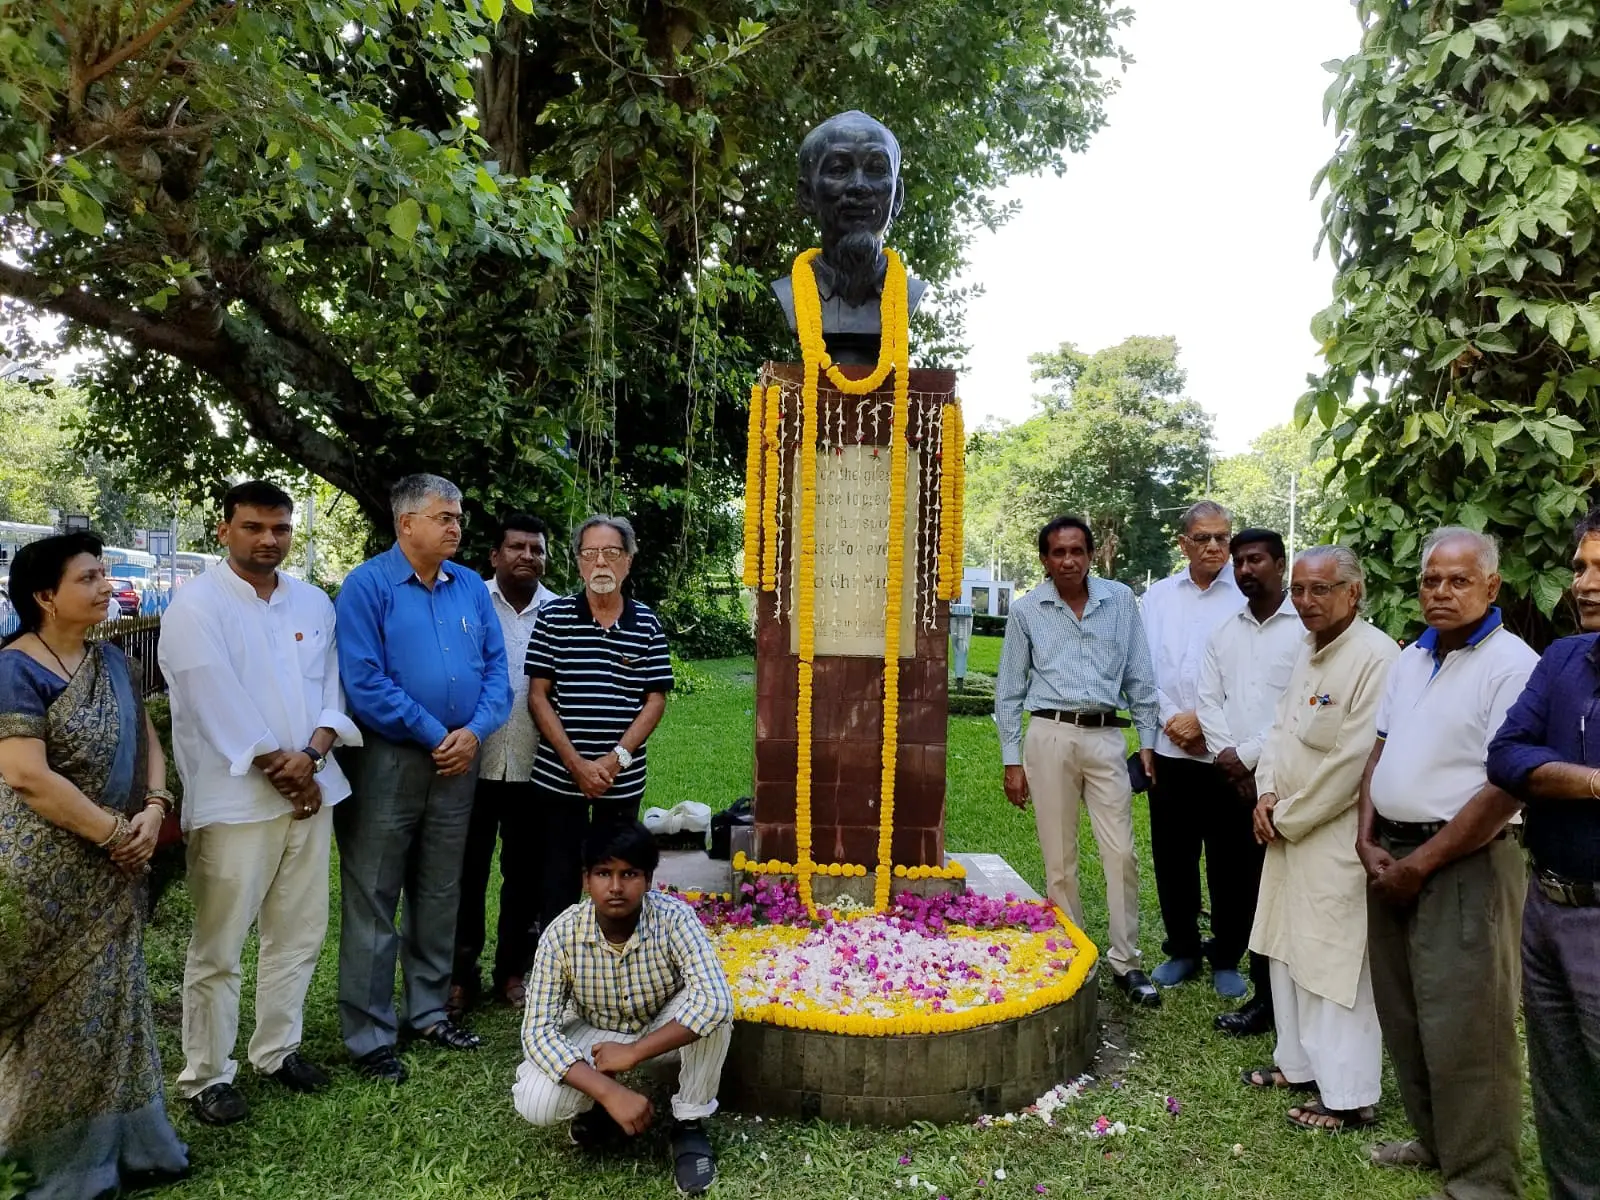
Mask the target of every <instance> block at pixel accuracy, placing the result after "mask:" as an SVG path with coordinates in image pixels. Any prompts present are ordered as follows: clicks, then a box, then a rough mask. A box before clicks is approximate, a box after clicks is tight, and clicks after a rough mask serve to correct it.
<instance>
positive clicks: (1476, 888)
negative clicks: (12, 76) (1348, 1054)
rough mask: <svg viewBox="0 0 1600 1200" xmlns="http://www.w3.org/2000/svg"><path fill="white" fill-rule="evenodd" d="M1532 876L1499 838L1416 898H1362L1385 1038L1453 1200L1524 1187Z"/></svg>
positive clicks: (1414, 1121) (1515, 849) (1414, 1119)
mask: <svg viewBox="0 0 1600 1200" xmlns="http://www.w3.org/2000/svg"><path fill="white" fill-rule="evenodd" d="M1379 841H1380V844H1381V845H1382V846H1383V848H1384V849H1385V850H1387V851H1388V852H1389V853H1390V854H1392V855H1394V856H1395V857H1396V858H1404V857H1405V856H1406V855H1408V854H1410V853H1412V852H1413V851H1414V850H1416V848H1417V844H1416V843H1415V842H1412V843H1410V844H1403V843H1399V842H1396V841H1394V840H1392V839H1390V838H1388V837H1385V836H1383V835H1382V834H1381V833H1380V835H1379ZM1527 886H1528V885H1527V870H1526V868H1525V867H1524V866H1523V864H1522V850H1521V848H1520V847H1519V846H1518V845H1517V843H1516V842H1514V841H1513V840H1512V839H1510V838H1497V839H1496V840H1495V841H1492V842H1490V843H1489V844H1488V845H1487V846H1485V847H1484V848H1483V849H1481V850H1479V851H1477V852H1476V853H1475V854H1469V855H1467V856H1466V857H1465V858H1461V859H1457V860H1456V861H1455V862H1453V863H1451V864H1450V865H1449V866H1447V867H1444V868H1443V869H1442V870H1440V871H1438V872H1437V873H1435V874H1434V875H1433V876H1432V877H1431V878H1430V879H1429V880H1428V882H1427V883H1425V884H1423V886H1422V892H1421V893H1420V894H1419V895H1418V896H1417V899H1416V903H1414V904H1411V905H1408V906H1406V907H1404V908H1394V907H1392V906H1390V905H1388V904H1385V903H1384V902H1383V901H1382V900H1380V899H1378V898H1377V897H1376V896H1373V895H1369V896H1368V897H1367V953H1368V954H1369V955H1370V956H1371V958H1372V987H1373V992H1374V993H1375V995H1376V996H1377V1001H1378V1019H1379V1020H1380V1021H1381V1022H1382V1023H1383V1040H1384V1043H1385V1044H1386V1045H1387V1046H1388V1048H1389V1058H1390V1060H1391V1061H1392V1062H1393V1063H1394V1073H1395V1079H1396V1081H1397V1082H1398V1083H1399V1085H1400V1098H1401V1099H1402V1100H1403V1101H1404V1102H1405V1108H1406V1116H1407V1117H1409V1118H1410V1119H1411V1125H1412V1128H1414V1129H1415V1130H1416V1131H1417V1138H1418V1140H1420V1141H1421V1142H1422V1144H1423V1145H1424V1146H1426V1147H1427V1148H1428V1149H1429V1150H1431V1151H1432V1152H1433V1154H1434V1156H1435V1157H1437V1158H1438V1160H1439V1171H1440V1173H1441V1174H1442V1175H1443V1176H1444V1182H1445V1189H1444V1190H1445V1193H1446V1194H1447V1195H1449V1196H1450V1197H1451V1200H1514V1198H1515V1197H1517V1196H1520V1195H1522V1182H1521V1180H1522V1162H1521V1158H1520V1148H1519V1141H1520V1139H1521V1136H1522V1050H1521V1048H1520V1047H1519V1046H1518V1045H1517V1003H1518V999H1519V996H1520V992H1521V984H1522V979H1521V974H1520V968H1521V963H1520V961H1519V951H1520V949H1521V934H1522V898H1523V893H1524V892H1525V891H1526V890H1527ZM1532 1037H1533V1035H1532V1033H1531V1032H1530V1035H1529V1038H1530V1041H1531V1040H1532ZM1591 1135H1592V1131H1591Z"/></svg>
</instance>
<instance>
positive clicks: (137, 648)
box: [0, 612, 167, 696]
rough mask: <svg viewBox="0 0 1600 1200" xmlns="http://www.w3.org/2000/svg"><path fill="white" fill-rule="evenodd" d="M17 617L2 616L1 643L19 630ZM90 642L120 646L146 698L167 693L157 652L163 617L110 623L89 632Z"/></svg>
mask: <svg viewBox="0 0 1600 1200" xmlns="http://www.w3.org/2000/svg"><path fill="white" fill-rule="evenodd" d="M17 624H18V622H17V614H16V613H14V612H7V613H5V615H4V616H0V639H4V638H8V637H10V636H11V635H12V634H13V633H15V632H16V629H17ZM89 640H90V641H91V642H110V643H112V644H113V645H116V646H120V647H121V648H122V652H123V653H124V654H126V655H127V656H128V666H129V668H130V669H131V670H132V672H133V681H134V683H135V684H136V685H137V686H138V688H139V690H140V692H141V693H142V694H143V695H145V696H154V695H157V694H159V693H161V692H164V691H166V690H167V681H166V680H165V679H163V678H162V677H161V667H160V665H159V664H158V663H157V662H156V650H157V648H158V647H159V646H160V645H161V614H160V613H159V612H157V613H154V614H152V615H149V616H138V617H123V618H122V619H121V620H117V621H107V622H105V623H104V624H102V625H96V626H95V627H94V628H93V629H91V630H89Z"/></svg>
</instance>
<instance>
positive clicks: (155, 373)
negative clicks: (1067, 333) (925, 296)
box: [0, 0, 1128, 598]
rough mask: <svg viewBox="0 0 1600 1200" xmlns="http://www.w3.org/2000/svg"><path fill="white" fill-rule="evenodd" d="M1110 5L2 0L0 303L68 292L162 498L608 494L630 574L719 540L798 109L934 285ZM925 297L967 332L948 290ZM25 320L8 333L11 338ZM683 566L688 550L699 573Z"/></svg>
mask: <svg viewBox="0 0 1600 1200" xmlns="http://www.w3.org/2000/svg"><path fill="white" fill-rule="evenodd" d="M1127 17H1128V14H1127V13H1126V12H1124V11H1122V10H1119V9H1116V8H1115V7H1114V6H1113V4H1112V3H1111V0H1006V2H1004V3H1002V2H1001V0H974V2H973V3H968V4H961V5H951V4H949V3H948V2H947V0H910V2H908V3H903V4H896V5H893V6H888V7H885V6H883V5H878V4H873V3H870V2H869V0H847V2H846V3H843V4H840V3H838V2H837V0H828V2H827V3H821V2H819V0H757V2H756V3H753V4H752V3H748V2H739V3H735V2H733V0H710V2H709V3H705V4H697V5H662V4H656V3H652V2H648V0H620V2H618V3H611V4H606V5H599V6H597V5H593V4H590V3H587V2H582V3H580V2H578V0H555V2H554V3H541V4H538V5H534V4H532V3H529V2H526V0H515V2H514V3H512V4H510V5H507V4H504V3H501V2H499V0H481V2H479V0H469V2H468V3H465V4H462V3H457V2H453V0H397V2H396V3H394V4H390V3H381V2H379V0H311V2H306V0H292V2H291V0H279V2H276V3H272V2H268V3H257V4H249V5H243V4H240V5H194V6H191V4H190V3H189V0H152V2H148V3H146V2H143V0H139V2H135V0H112V2H111V3H103V2H102V0H70V2H67V3H56V4H46V3H44V2H43V0H18V2H17V3H12V4H9V5H6V6H4V7H3V8H0V81H4V82H3V83H0V236H3V237H4V240H5V242H6V244H7V246H8V247H9V248H10V249H11V250H12V253H13V254H14V255H15V258H14V259H8V260H7V261H6V262H0V294H4V295H8V296H11V297H13V298H15V299H18V300H20V301H22V302H24V303H25V304H27V305H29V306H32V307H33V308H34V309H42V310H45V311H48V312H53V313H56V314H59V315H62V316H65V317H66V318H68V320H69V321H70V322H71V323H72V324H71V328H70V333H69V335H68V340H69V341H70V342H72V343H73V344H74V345H76V346H79V347H83V348H87V349H93V350H96V351H98V352H99V355H100V357H98V358H96V359H94V360H92V361H91V363H90V365H89V367H88V368H87V372H88V377H89V382H90V387H91V394H92V398H93V405H92V409H91V411H90V413H89V414H88V425H87V428H86V432H85V437H86V439H87V442H88V444H90V445H92V446H95V447H97V448H101V449H104V450H105V451H106V452H107V453H112V454H115V455H116V456H117V457H118V458H120V459H124V460H126V461H128V462H129V463H130V464H131V465H132V467H133V468H134V469H135V470H136V471H137V472H138V473H139V475H140V477H141V478H144V479H148V480H150V481H161V483H162V485H163V487H164V488H165V487H171V488H182V489H184V490H185V491H186V494H188V495H189V496H190V498H191V499H195V500H198V499H200V498H201V496H200V493H214V491H215V490H216V489H217V488H218V487H219V486H220V484H219V481H221V480H223V479H225V478H227V477H229V476H237V475H239V474H257V473H265V472H269V471H272V470H280V471H281V470H286V469H287V468H288V466H289V465H290V464H294V465H295V466H297V467H298V468H301V469H304V470H306V471H309V472H311V473H313V474H316V475H318V476H320V477H321V478H323V479H325V480H327V481H328V482H329V483H330V484H332V485H333V486H335V487H337V488H338V489H340V490H341V491H343V492H345V493H347V494H349V495H350V496H352V497H353V498H354V499H355V500H356V501H357V502H358V503H359V504H360V506H361V508H362V509H363V511H364V513H365V514H366V516H367V518H368V519H369V520H370V521H371V523H372V525H373V527H374V528H375V529H377V530H380V531H381V530H383V529H384V528H385V527H386V524H387V513H386V503H385V499H386V496H385V493H386V490H387V488H388V486H389V485H390V484H391V483H392V482H393V481H394V480H395V479H396V478H397V477H398V476H399V475H401V474H404V473H407V472H410V471H414V470H419V469H428V470H434V471H437V472H439V473H441V474H444V475H447V476H450V477H452V478H454V479H455V480H456V481H457V482H459V483H460V484H462V485H463V487H464V490H465V491H466V493H467V501H468V503H467V507H468V509H469V511H471V512H472V513H473V515H474V517H475V518H477V520H475V522H474V529H473V532H472V533H471V534H470V535H469V538H470V539H471V540H472V542H473V545H472V546H469V547H468V552H469V554H471V553H474V552H475V551H477V550H481V549H482V548H483V547H482V546H481V545H480V544H478V543H481V541H482V537H483V535H482V533H481V532H480V531H481V530H482V529H483V528H484V527H485V524H486V520H487V518H489V517H491V516H493V515H494V514H495V513H497V512H499V511H501V510H502V509H505V508H508V507H513V506H514V507H518V508H526V509H531V510H532V511H535V512H539V513H542V514H543V515H545V516H546V518H547V519H550V520H552V521H553V523H554V524H556V525H557V526H560V525H561V524H563V523H565V522H567V521H570V520H571V519H572V518H573V517H575V516H581V515H583V513H584V512H585V511H586V510H593V509H604V510H615V511H624V512H627V513H628V514H629V515H630V517H631V518H632V519H633V520H634V523H635V525H636V527H637V528H638V530H639V532H640V535H641V540H642V541H643V543H644V544H645V545H646V546H647V547H651V548H654V549H657V550H659V551H660V553H659V554H658V555H654V556H651V557H649V558H648V559H647V560H646V561H643V562H642V563H641V565H640V568H639V571H638V572H636V575H637V576H638V578H637V583H638V585H639V586H640V588H641V591H642V593H643V594H645V595H647V596H649V597H651V598H659V597H660V596H662V595H664V594H668V593H672V592H676V591H680V590H691V591H692V590H695V589H697V588H700V587H701V586H702V585H703V584H704V583H705V582H706V580H707V578H709V577H710V576H713V575H714V574H715V569H714V564H717V563H720V562H725V561H727V560H728V559H729V558H731V555H732V551H733V549H734V547H735V546H736V544H737V536H736V533H735V534H730V533H729V532H728V530H727V527H728V524H729V521H728V518H727V516H726V513H727V511H728V509H729V506H730V504H731V502H732V501H734V500H736V499H737V489H738V486H739V481H740V479H741V476H742V463H743V448H742V443H743V431H744V427H745V423H744V420H743V417H742V416H741V414H740V407H741V401H740V398H741V397H742V396H743V395H745V394H747V387H748V382H749V379H750V376H751V373H752V371H753V370H754V368H755V366H756V364H757V363H759V362H760V361H761V359H763V358H766V357H774V358H789V357H792V356H793V352H794V348H793V339H792V336H791V335H790V334H788V332H787V331H786V330H784V329H783V328H782V322H781V318H780V317H779V315H778V312H777V308H776V305H775V304H774V303H773V301H772V299H771V297H770V295H769V294H768V293H767V281H768V280H769V279H771V278H773V277H775V276H777V275H778V274H780V273H781V272H782V271H783V269H784V268H785V266H786V265H787V262H788V261H789V259H790V257H791V256H792V255H793V254H794V253H795V252H796V251H798V250H799V249H801V248H803V247H804V246H806V245H808V244H810V243H811V241H812V240H813V235H812V233H811V232H810V230H809V229H807V228H806V226H805V224H804V222H803V221H802V219H801V218H800V216H799V214H798V213H797V211H795V207H794V173H795V168H794V154H795V149H796V146H797V144H798V141H799V137H800V135H801V133H802V131H803V130H804V129H806V128H807V127H808V126H810V125H811V124H813V123H814V122H815V121H817V120H818V119H820V118H822V117H824V116H826V115H828V114H829V113H830V112H833V111H837V110H839V109H841V108H846V107H862V108H866V109H869V110H871V111H873V112H874V113H875V114H876V115H878V116H880V117H881V118H883V119H884V120H885V121H886V122H887V123H888V124H889V125H890V126H891V127H892V128H893V129H894V130H895V131H896V132H897V134H899V136H900V138H901V141H902V143H903V145H904V148H905V152H906V177H907V185H908V191H909V199H908V204H907V206H906V212H905V216H904V218H903V219H902V221H901V222H900V224H899V225H898V226H897V228H896V231H895V242H896V244H897V245H898V246H900V247H901V248H903V249H904V250H905V252H906V253H907V256H908V259H909V261H910V262H911V263H913V264H914V265H915V267H916V269H917V271H918V273H919V274H920V275H922V276H923V277H925V278H927V279H929V280H930V281H932V282H934V283H936V284H937V283H943V282H945V281H948V280H950V279H952V278H953V277H955V275H956V274H957V273H958V271H959V269H960V267H961V265H962V255H963V252H964V249H965V247H966V245H967V242H968V239H969V237H970V235H971V232H972V231H973V230H974V229H975V228H976V227H977V226H978V225H980V224H983V223H992V222H995V221H999V220H1003V219H1004V218H1005V216H1006V215H1007V210H1006V209H1005V208H1004V207H1001V206H996V205H995V204H993V203H992V202H991V201H990V200H988V199H987V197H988V196H989V194H990V192H991V190H992V189H993V188H994V187H995V186H996V185H997V184H999V183H1001V182H1003V181H1004V180H1005V179H1006V178H1007V177H1008V176H1010V175H1011V174H1014V173H1018V172H1030V171H1036V170H1041V169H1052V170H1058V171H1059V170H1061V169H1063V168H1064V164H1065V158H1066V155H1067V154H1068V153H1069V152H1071V151H1074V150H1079V149H1082V148H1083V146H1084V145H1085V143H1086V141H1087V138H1088V137H1089V135H1090V134H1091V133H1092V132H1093V131H1094V130H1095V129H1097V128H1098V127H1099V125H1100V124H1101V123H1102V121H1103V109H1102V105H1103V101H1104V99H1105V96H1106V95H1107V93H1108V91H1109V89H1110V86H1111V84H1110V83H1109V82H1108V81H1107V80H1106V79H1105V78H1104V77H1103V76H1102V75H1101V74H1100V70H1099V67H1098V65H1097V64H1101V63H1104V62H1106V61H1109V62H1111V63H1113V64H1114V63H1115V62H1116V60H1117V59H1118V57H1119V51H1118V50H1117V47H1116V45H1115V42H1114V40H1113V39H1114V34H1115V31H1116V30H1117V28H1118V27H1119V26H1120V25H1121V24H1122V23H1123V22H1125V21H1126V20H1127ZM946 300H947V301H948V303H946V304H944V305H941V306H940V308H939V313H940V315H939V316H938V317H937V318H935V317H933V316H932V315H930V316H928V317H925V318H924V319H922V320H919V322H918V325H917V336H918V338H919V342H920V345H921V350H922V353H921V357H922V358H923V359H924V360H927V361H930V362H931V361H937V360H939V359H940V358H941V357H944V356H947V355H948V353H949V352H950V350H949V348H950V347H951V346H953V345H955V344H956V343H958V342H959V334H960V315H959V314H960V296H959V295H955V296H949V297H946ZM20 341H21V342H22V343H23V348H24V349H26V348H27V346H26V341H27V339H26V338H23V339H20ZM708 564H710V565H708Z"/></svg>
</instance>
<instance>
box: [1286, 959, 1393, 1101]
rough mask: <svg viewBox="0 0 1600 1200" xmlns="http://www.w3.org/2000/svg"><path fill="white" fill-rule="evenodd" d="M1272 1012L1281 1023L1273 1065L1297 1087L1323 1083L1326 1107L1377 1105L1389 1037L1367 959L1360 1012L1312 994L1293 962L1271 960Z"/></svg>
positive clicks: (1358, 1000) (1360, 988)
mask: <svg viewBox="0 0 1600 1200" xmlns="http://www.w3.org/2000/svg"><path fill="white" fill-rule="evenodd" d="M1268 963H1269V965H1270V968H1271V971H1272V1011H1273V1014H1274V1016H1275V1018H1276V1020H1277V1024H1278V1046H1277V1049H1276V1050H1274V1051H1273V1055H1272V1058H1273V1061H1274V1062H1275V1063H1277V1065H1278V1070H1280V1071H1282V1072H1283V1076H1284V1078H1285V1079H1287V1080H1289V1082H1291V1083H1309V1082H1310V1081H1311V1080H1313V1079H1315V1080H1316V1081H1317V1091H1318V1092H1319V1093H1320V1095H1321V1098H1322V1104H1323V1106H1324V1107H1325V1108H1334V1109H1340V1110H1344V1109H1350V1108H1361V1107H1362V1106H1364V1105H1367V1104H1376V1103H1377V1102H1378V1096H1379V1094H1380V1093H1381V1092H1382V1090H1383V1034H1382V1032H1381V1031H1380V1030H1379V1028H1378V1007H1377V1005H1376V1004H1374V1003H1373V1001H1372V971H1371V969H1370V968H1369V967H1368V966H1367V961H1366V959H1365V958H1363V959H1362V960H1361V977H1360V979H1359V980H1358V981H1357V983H1356V1003H1355V1007H1354V1008H1346V1007H1345V1006H1344V1005H1342V1004H1336V1003H1335V1002H1334V1001H1332V1000H1329V999H1328V998H1327V997H1326V996H1319V995H1317V994H1316V993H1315V992H1308V991H1306V990H1305V989H1304V988H1303V987H1301V986H1300V985H1299V984H1297V983H1295V981H1294V977H1293V976H1291V975H1290V974H1289V966H1288V964H1287V963H1282V962H1279V961H1278V960H1277V959H1275V958H1274V959H1269V960H1268Z"/></svg>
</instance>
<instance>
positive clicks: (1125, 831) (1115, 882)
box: [1022, 717, 1139, 975]
mask: <svg viewBox="0 0 1600 1200" xmlns="http://www.w3.org/2000/svg"><path fill="white" fill-rule="evenodd" d="M1127 758H1128V746H1127V743H1126V742H1125V741H1124V740H1123V736H1122V730H1120V729H1080V728H1079V727H1078V726H1076V725H1065V724H1063V723H1061V722H1060V721H1051V720H1047V719H1045V718H1043V717H1040V718H1038V719H1036V720H1032V721H1029V722H1028V733H1027V736H1026V737H1025V738H1024V739H1023V742H1022V769H1023V772H1024V774H1026V775H1027V777H1028V792H1029V794H1030V795H1031V796H1032V797H1033V820H1034V824H1035V826H1036V827H1037V828H1038V830H1039V849H1040V850H1041V851H1042V852H1043V854H1044V883H1045V892H1046V894H1047V895H1048V896H1049V897H1050V901H1051V903H1053V904H1054V905H1055V906H1056V907H1057V908H1059V909H1060V910H1061V911H1062V912H1064V913H1066V914H1067V916H1069V917H1071V918H1072V923H1073V924H1074V925H1076V926H1078V928H1079V929H1082V928H1083V902H1082V900H1081V899H1079V896H1078V821H1079V813H1080V812H1081V811H1082V809H1084V808H1087V809H1088V810H1089V828H1090V829H1092V830H1093V831H1094V840H1095V843H1096V844H1097V845H1098V846H1099V847H1100V865H1101V867H1103V868H1104V870H1105V875H1106V914H1107V924H1108V925H1109V927H1110V928H1109V930H1108V932H1109V934H1110V943H1111V945H1110V948H1109V949H1108V950H1107V951H1106V961H1107V962H1108V963H1110V964H1111V969H1112V970H1113V971H1114V972H1116V973H1117V974H1118V975H1126V974H1127V973H1128V972H1129V971H1131V970H1133V969H1134V968H1136V967H1137V966H1138V965H1139V860H1138V858H1137V857H1136V855H1135V853H1134V845H1133V786H1132V785H1131V784H1130V783H1129V782H1128V765H1127Z"/></svg>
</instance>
